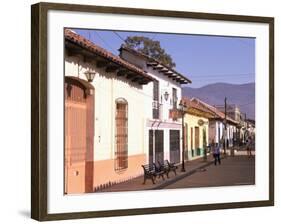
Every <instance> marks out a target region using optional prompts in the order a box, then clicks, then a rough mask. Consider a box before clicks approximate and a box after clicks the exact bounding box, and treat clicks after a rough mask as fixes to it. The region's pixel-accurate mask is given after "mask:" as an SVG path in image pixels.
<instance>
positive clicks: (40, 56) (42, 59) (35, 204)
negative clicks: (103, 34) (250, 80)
mask: <svg viewBox="0 0 281 224" xmlns="http://www.w3.org/2000/svg"><path fill="white" fill-rule="evenodd" d="M49 10H64V11H73V12H74V11H77V12H88V13H91V12H99V13H109V14H116V13H117V14H130V15H142V16H158V17H167V18H195V19H204V20H223V21H236V22H253V23H264V24H268V25H269V108H268V109H269V146H268V147H269V200H264V201H244V202H233V203H216V204H203V205H186V206H168V207H159V208H155V207H153V208H138V209H134V208H132V209H126V210H109V211H88V212H75V213H60V214H48V210H47V205H48V201H47V198H48V197H47V194H48V192H47V154H48V145H47V138H48V136H47V124H48V119H47V109H48V103H47V79H48V77H47V69H48V68H47V47H48V46H47V38H48V35H47V25H48V21H47V13H48V11H49ZM31 18H32V19H31V40H32V43H31V59H32V60H31V61H32V62H31V118H32V119H31V136H32V139H31V160H32V163H31V177H32V178H31V186H32V189H31V218H33V219H36V220H39V221H47V220H61V219H80V218H94V217H109V216H125V215H141V214H155V213H171V212H187V211H199V210H215V209H226V208H228V209H229V208H246V207H260V206H273V205H274V18H272V17H259V16H241V15H225V14H211V13H201V12H198V13H197V12H183V11H164V10H152V9H137V8H119V7H104V6H89V5H73V4H57V3H38V4H34V5H32V6H31Z"/></svg>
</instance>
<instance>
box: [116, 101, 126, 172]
mask: <svg viewBox="0 0 281 224" xmlns="http://www.w3.org/2000/svg"><path fill="white" fill-rule="evenodd" d="M115 105H116V113H115V170H117V171H118V170H123V169H126V168H127V167H128V103H127V101H126V100H125V99H123V98H118V99H117V100H116V101H115Z"/></svg>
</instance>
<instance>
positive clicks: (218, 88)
mask: <svg viewBox="0 0 281 224" xmlns="http://www.w3.org/2000/svg"><path fill="white" fill-rule="evenodd" d="M182 94H183V96H187V97H190V98H191V97H197V98H199V99H201V100H203V101H205V102H206V103H208V104H210V105H223V104H224V98H225V97H227V103H229V104H237V105H238V106H239V107H240V110H241V111H242V112H243V113H246V114H247V118H251V119H255V83H247V84H241V85H237V84H228V83H214V84H210V85H206V86H203V87H201V88H191V87H184V88H183V92H182Z"/></svg>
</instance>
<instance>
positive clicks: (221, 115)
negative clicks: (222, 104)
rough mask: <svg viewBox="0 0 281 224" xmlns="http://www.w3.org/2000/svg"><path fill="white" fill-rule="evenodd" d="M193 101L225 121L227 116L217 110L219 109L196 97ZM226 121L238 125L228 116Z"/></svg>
mask: <svg viewBox="0 0 281 224" xmlns="http://www.w3.org/2000/svg"><path fill="white" fill-rule="evenodd" d="M191 101H192V102H196V103H198V104H200V105H201V106H202V107H205V108H206V109H208V110H210V111H212V112H213V113H214V114H215V115H216V117H217V118H219V119H224V118H225V114H224V113H223V112H221V111H220V110H219V109H217V108H215V107H213V106H211V105H209V104H207V103H205V102H204V101H202V100H200V99H198V98H195V97H194V98H192V99H191ZM226 119H227V120H228V121H230V122H232V123H235V124H236V123H238V122H237V121H235V120H233V119H232V118H230V117H229V116H226Z"/></svg>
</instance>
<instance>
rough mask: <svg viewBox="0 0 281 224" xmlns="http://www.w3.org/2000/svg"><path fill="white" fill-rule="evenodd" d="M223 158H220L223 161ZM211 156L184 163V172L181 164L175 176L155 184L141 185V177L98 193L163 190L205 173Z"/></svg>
mask: <svg viewBox="0 0 281 224" xmlns="http://www.w3.org/2000/svg"><path fill="white" fill-rule="evenodd" d="M223 158H224V157H222V159H223ZM213 160H214V159H213V156H212V155H208V157H207V160H206V161H204V158H203V157H200V158H198V159H195V160H191V161H186V162H185V170H186V171H185V172H181V164H178V169H177V175H176V176H175V175H174V174H171V175H170V176H169V178H167V177H166V176H165V180H162V178H161V177H160V178H157V179H156V180H155V182H156V183H155V184H153V183H152V181H150V180H147V181H146V184H143V179H144V177H143V175H142V176H139V177H136V178H133V179H131V180H128V181H125V182H122V183H118V184H115V185H112V186H110V187H107V188H105V189H100V190H99V191H96V193H98V192H120V191H141V190H157V189H163V188H165V187H167V186H168V185H170V184H173V183H175V182H176V181H179V180H181V179H183V178H185V177H187V176H190V175H192V174H194V173H196V172H204V171H206V169H205V168H206V167H208V166H210V165H211V164H213Z"/></svg>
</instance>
